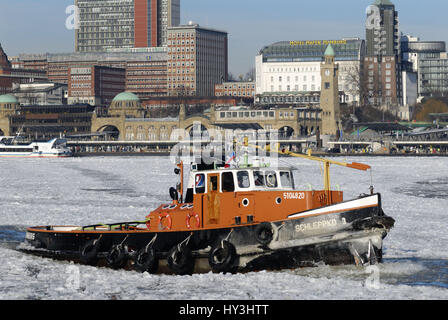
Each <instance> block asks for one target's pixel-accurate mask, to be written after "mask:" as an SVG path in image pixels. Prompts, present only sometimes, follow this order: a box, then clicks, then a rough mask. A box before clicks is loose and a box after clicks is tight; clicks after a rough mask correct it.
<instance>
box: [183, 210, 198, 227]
mask: <svg viewBox="0 0 448 320" xmlns="http://www.w3.org/2000/svg"><path fill="white" fill-rule="evenodd" d="M193 217H194V218H195V219H196V228H199V227H200V226H201V220H200V218H199V215H198V214H197V213H194V212H190V213H189V214H187V219H186V225H187V228H188V229H191V224H190V219H191V218H193Z"/></svg>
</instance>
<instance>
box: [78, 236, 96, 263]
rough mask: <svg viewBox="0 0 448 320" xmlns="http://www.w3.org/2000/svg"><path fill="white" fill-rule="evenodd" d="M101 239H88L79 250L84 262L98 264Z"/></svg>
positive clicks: (80, 257)
mask: <svg viewBox="0 0 448 320" xmlns="http://www.w3.org/2000/svg"><path fill="white" fill-rule="evenodd" d="M99 244H100V240H99V239H91V240H89V241H87V242H86V243H85V244H84V245H83V246H82V247H81V249H80V251H79V260H80V261H81V263H83V264H87V265H91V266H96V265H97V263H98V250H99Z"/></svg>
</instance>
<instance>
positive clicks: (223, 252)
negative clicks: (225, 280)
mask: <svg viewBox="0 0 448 320" xmlns="http://www.w3.org/2000/svg"><path fill="white" fill-rule="evenodd" d="M236 257H237V254H236V249H235V246H234V245H233V244H232V243H230V242H229V241H227V240H223V241H221V243H220V244H219V245H218V246H216V247H214V248H212V250H211V251H210V255H209V258H208V262H209V264H210V267H211V268H212V271H213V272H218V273H219V272H224V273H225V272H230V271H231V270H232V268H233V264H234V262H235V259H236Z"/></svg>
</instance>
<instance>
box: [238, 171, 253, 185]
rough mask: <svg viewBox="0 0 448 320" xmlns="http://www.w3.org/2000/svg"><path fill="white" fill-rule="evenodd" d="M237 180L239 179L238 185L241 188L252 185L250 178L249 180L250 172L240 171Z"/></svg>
mask: <svg viewBox="0 0 448 320" xmlns="http://www.w3.org/2000/svg"><path fill="white" fill-rule="evenodd" d="M236 177H237V180H238V187H239V188H243V189H246V188H249V187H250V180H249V172H247V171H238V172H237V174H236Z"/></svg>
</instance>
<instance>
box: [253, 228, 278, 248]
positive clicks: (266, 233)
mask: <svg viewBox="0 0 448 320" xmlns="http://www.w3.org/2000/svg"><path fill="white" fill-rule="evenodd" d="M254 233H255V239H256V240H257V242H258V243H260V244H262V245H264V246H267V245H268V244H269V243H271V241H272V239H273V238H274V231H273V230H272V225H271V224H270V223H269V222H262V223H260V224H259V225H257V226H256V227H255V231H254Z"/></svg>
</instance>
